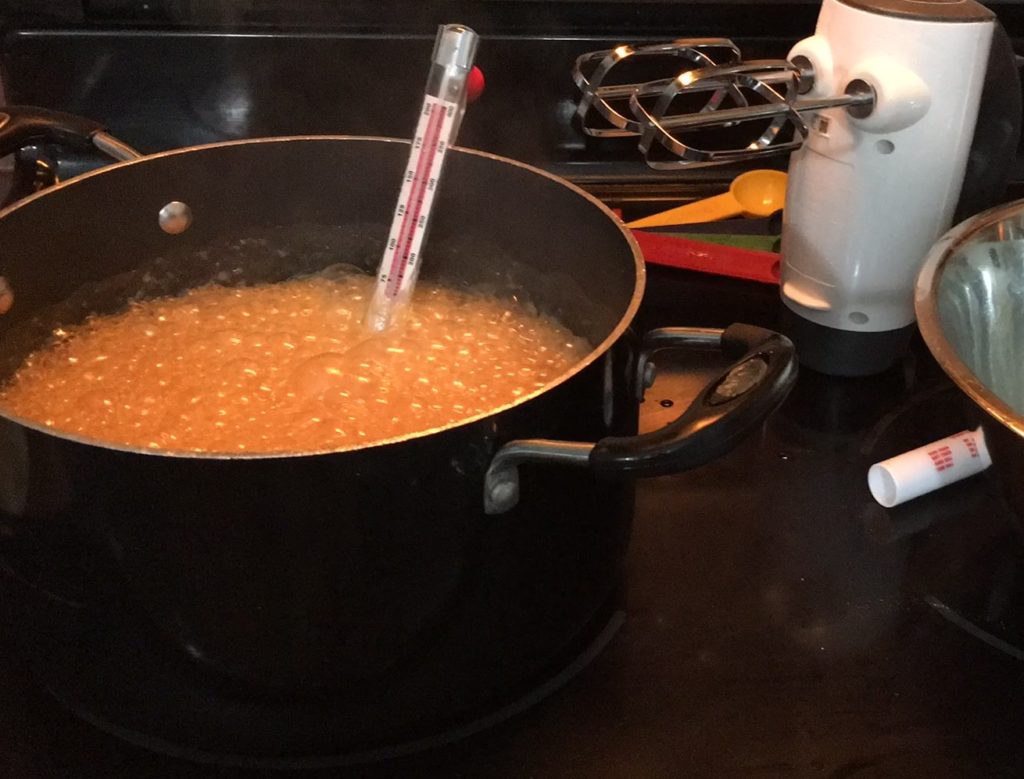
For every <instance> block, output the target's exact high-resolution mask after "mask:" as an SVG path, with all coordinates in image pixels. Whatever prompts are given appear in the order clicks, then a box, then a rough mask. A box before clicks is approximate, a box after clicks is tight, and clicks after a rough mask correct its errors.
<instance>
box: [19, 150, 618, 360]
mask: <svg viewBox="0 0 1024 779" xmlns="http://www.w3.org/2000/svg"><path fill="white" fill-rule="evenodd" d="M407 153H408V146H407V145H406V144H404V143H400V142H387V141H380V140H369V139H362V140H360V139H330V138H320V139H297V140H280V141H263V142H254V143H246V144H229V145H224V146H218V147H211V148H205V149H200V150H196V151H192V152H189V153H184V154H180V153H172V154H169V155H164V156H159V157H154V158H150V159H147V160H145V161H143V162H140V163H134V164H129V165H123V166H118V167H115V168H111V169H108V170H106V171H104V172H102V173H101V174H99V175H96V176H92V177H88V178H84V179H82V180H79V181H73V182H72V183H71V184H70V185H68V186H65V187H64V188H63V189H61V190H59V191H54V192H51V193H48V194H46V195H44V196H43V197H40V198H38V199H36V200H33V201H31V202H28V203H26V204H24V205H22V206H21V207H19V208H16V209H14V210H13V211H11V212H10V213H8V214H7V215H6V216H5V217H4V218H3V220H2V222H0V225H2V228H0V229H2V233H3V241H4V254H3V257H2V258H0V275H3V276H4V277H5V278H6V279H7V280H8V283H9V285H10V287H11V288H12V290H13V292H14V299H15V303H14V306H13V308H12V309H11V311H10V312H9V313H8V314H7V315H5V316H3V317H0V346H2V348H0V380H2V379H3V378H6V377H8V376H9V375H10V374H11V373H12V372H13V371H14V370H16V368H17V366H18V365H20V363H21V361H22V360H23V359H24V357H25V356H26V354H27V353H28V352H29V351H31V350H32V349H35V348H38V347H39V346H41V345H42V344H43V343H45V342H46V340H47V339H48V338H50V336H51V333H52V331H53V329H54V327H56V326H58V325H61V326H70V325H75V324H78V323H80V322H82V321H83V320H84V319H85V318H86V317H87V316H89V315H90V314H93V313H113V312H116V311H119V310H121V309H123V308H124V307H125V305H126V304H127V302H128V301H132V300H141V299H147V298H152V297H159V296H163V295H173V294H179V293H181V292H183V291H184V290H186V289H188V288H190V287H194V286H198V285H201V284H205V283H209V282H211V281H213V282H217V283H222V284H251V283H258V282H268V281H278V280H282V279H285V278H289V277H293V276H296V275H302V274H306V273H312V272H316V271H318V270H320V269H322V268H324V267H327V266H329V265H334V264H337V263H345V264H349V265H354V266H357V267H359V268H361V269H363V270H366V271H372V270H373V269H375V267H376V265H377V263H378V262H379V259H380V255H381V251H382V248H383V244H384V241H385V239H386V237H387V230H388V224H389V222H390V216H391V210H392V208H393V206H394V199H395V196H396V193H397V186H398V182H399V179H400V177H401V172H402V169H403V166H404V163H405V158H406V155H407ZM173 200H180V201H183V202H185V203H186V204H188V205H189V206H190V207H191V209H192V212H193V215H194V221H193V224H192V226H191V227H190V229H189V230H187V231H186V232H185V233H183V234H181V235H177V236H174V235H168V234H166V233H164V232H163V231H162V230H161V229H160V227H159V225H158V221H157V214H158V211H159V210H160V208H161V207H163V206H164V205H165V204H166V203H168V202H171V201H173ZM436 207H437V212H436V217H435V222H434V224H433V227H432V234H431V236H430V239H429V241H428V244H427V251H426V252H425V260H424V265H423V277H424V278H430V279H436V280H439V281H441V282H443V283H447V284H452V285H456V286H460V287H465V286H472V287H476V288H479V289H482V290H484V291H487V292H491V293H494V294H497V295H507V296H510V295H513V294H515V295H518V296H520V297H522V296H524V295H525V297H526V299H527V300H529V301H530V302H532V303H533V304H534V305H536V306H537V308H538V309H539V310H541V311H542V312H544V313H548V314H551V315H552V316H554V317H555V318H557V319H558V320H559V321H561V322H562V323H563V324H565V325H566V326H568V327H569V328H570V329H571V330H573V331H574V332H575V333H576V334H578V335H581V336H583V337H585V338H587V339H588V340H589V341H590V342H591V343H592V344H594V345H597V344H599V343H600V342H601V341H603V340H604V339H605V338H606V337H607V336H608V335H609V334H610V333H611V332H612V331H613V330H614V329H615V327H616V326H617V325H618V324H619V323H620V321H621V319H622V317H623V315H624V314H625V313H626V311H627V309H628V308H629V305H630V301H631V299H632V298H633V295H634V292H635V290H636V284H637V277H636V268H635V265H633V264H630V263H625V262H622V258H623V252H624V248H625V247H624V242H625V239H624V238H623V235H622V233H621V232H620V230H619V229H618V228H617V227H616V225H615V224H614V223H613V222H612V221H611V220H610V219H608V218H607V216H606V215H605V214H603V213H602V212H601V211H600V210H599V209H597V208H595V207H594V205H593V204H592V203H591V202H589V201H588V200H586V199H585V198H583V197H581V196H580V195H578V194H577V193H575V192H573V191H571V190H569V189H567V188H566V187H565V186H563V185H562V184H560V183H559V182H557V181H554V180H552V179H550V178H547V177H544V176H540V175H537V174H536V173H535V172H533V171H531V170H528V169H525V168H522V167H519V166H517V165H513V164H509V163H506V162H503V161H498V160H495V159H493V158H488V157H484V156H480V155H476V154H472V153H468V152H463V151H457V152H456V153H454V154H452V155H450V156H449V163H448V167H447V168H446V174H445V181H444V185H443V186H442V188H441V192H440V194H439V200H438V203H437V206H436Z"/></svg>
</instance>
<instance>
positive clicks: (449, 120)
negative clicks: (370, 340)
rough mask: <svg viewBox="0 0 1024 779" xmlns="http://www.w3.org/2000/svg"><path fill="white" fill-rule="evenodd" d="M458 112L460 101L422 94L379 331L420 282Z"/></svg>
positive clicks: (376, 308)
mask: <svg viewBox="0 0 1024 779" xmlns="http://www.w3.org/2000/svg"><path fill="white" fill-rule="evenodd" d="M458 112H459V106H458V104H456V103H452V102H448V101H445V100H441V99H440V98H437V97H434V96H432V95H426V96H425V97H424V100H423V110H422V111H421V112H420V118H419V121H418V123H417V125H416V134H415V136H414V137H413V141H412V149H411V150H410V153H409V162H408V164H407V165H406V169H405V176H404V177H403V179H402V188H401V190H400V191H399V195H398V203H397V204H396V206H395V213H394V217H393V218H392V221H391V231H390V232H389V233H388V240H387V244H386V247H385V249H384V257H383V259H382V262H381V264H380V272H379V275H378V278H377V289H376V292H375V294H374V301H373V304H372V305H371V307H370V316H371V318H372V320H371V323H370V324H371V327H372V328H373V329H375V330H383V329H384V328H385V327H387V326H388V324H390V321H391V317H392V314H393V313H394V308H395V307H396V305H397V304H398V301H399V298H400V297H401V296H402V295H403V293H404V292H406V291H408V290H409V289H410V288H411V287H412V286H413V285H414V284H415V283H416V276H417V272H418V262H419V258H420V251H421V249H422V246H423V240H424V237H425V235H426V231H427V225H428V223H429V221H430V220H429V216H430V209H431V207H432V205H433V202H434V196H435V194H436V192H437V188H438V184H439V182H440V175H441V170H442V168H443V166H444V157H445V154H446V153H447V152H448V146H449V142H450V138H451V136H452V134H453V130H454V129H455V121H456V118H457V116H458Z"/></svg>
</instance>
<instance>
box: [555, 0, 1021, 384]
mask: <svg viewBox="0 0 1024 779" xmlns="http://www.w3.org/2000/svg"><path fill="white" fill-rule="evenodd" d="M994 29H995V17H994V15H993V14H992V12H991V11H989V10H988V9H987V8H985V7H984V6H982V5H980V4H978V3H976V2H974V0H963V2H950V1H949V0H945V1H943V0H824V3H823V5H822V7H821V11H820V15H819V17H818V23H817V29H816V30H815V34H814V35H813V36H812V37H810V38H807V39H805V40H803V41H800V42H799V43H798V44H797V45H796V46H794V47H793V49H792V50H791V51H790V52H789V55H788V58H787V59H786V60H762V61H751V62H743V61H742V60H741V58H740V53H739V50H738V49H737V48H736V47H735V46H734V45H733V44H732V43H731V42H730V41H728V40H724V39H701V40H679V41H674V42H673V43H670V44H660V45H657V46H646V47H639V48H633V47H629V46H619V47H617V48H615V49H612V50H609V51H601V52H593V53H590V54H586V55H583V56H582V57H580V58H579V59H578V60H577V62H576V65H575V68H574V77H575V80H576V83H577V85H578V86H579V88H580V90H581V92H582V95H583V97H582V98H581V100H580V103H579V107H578V115H579V117H580V119H581V121H582V125H583V128H584V131H585V132H587V133H588V134H590V135H595V136H602V137H608V136H612V137H616V136H628V135H634V136H639V143H640V149H641V151H642V152H643V153H644V155H645V157H646V158H647V161H648V164H650V165H651V166H652V167H655V168H661V169H675V168H685V167H692V166H695V165H711V164H721V163H729V162H737V161H745V160H749V159H751V158H757V157H762V156H765V155H769V154H777V153H780V152H792V157H791V159H790V167H789V181H788V187H787V196H786V205H785V212H784V221H783V234H782V267H781V273H782V279H781V294H782V301H783V303H784V304H785V311H786V312H787V313H789V314H791V316H790V317H789V330H790V334H791V335H792V336H793V338H794V340H795V342H796V344H797V347H798V351H799V352H800V357H801V361H802V362H804V363H805V364H807V365H810V366H811V367H813V368H816V369H819V370H822V371H824V372H826V373H833V374H842V375H861V374H868V373H874V372H878V371H881V370H884V369H885V368H887V367H888V366H890V365H891V364H892V363H893V362H894V361H895V360H896V359H898V358H899V356H900V355H901V354H902V353H903V352H904V350H905V348H906V345H907V343H908V341H909V338H910V335H911V333H912V331H913V324H914V306H913V284H914V279H915V277H916V274H917V271H918V269H919V267H920V264H921V262H922V261H923V258H924V256H925V253H926V251H927V250H928V248H929V247H930V246H931V244H932V243H933V242H934V241H935V240H936V239H937V238H938V237H939V236H940V235H941V234H942V233H943V232H944V231H945V230H946V229H947V228H948V227H949V225H950V222H951V220H952V218H953V213H954V209H955V208H956V205H957V202H958V199H959V196H960V190H961V184H962V182H963V180H964V171H965V167H966V165H967V160H968V152H969V151H970V149H971V144H972V137H973V135H974V129H975V122H976V118H977V115H978V106H979V101H980V98H981V94H982V86H983V84H984V82H985V75H986V69H987V67H988V62H989V49H990V44H991V41H992V38H993V31H994ZM655 62H660V63H661V68H662V70H665V69H667V68H672V69H673V70H672V71H671V72H675V73H676V74H677V75H676V76H675V77H674V78H669V79H655V80H652V81H643V80H637V79H635V78H634V79H632V80H631V79H629V78H628V75H629V71H630V69H633V71H634V73H636V72H641V73H644V74H650V73H651V72H652V71H656V70H657V67H656V66H655V65H654V63H655ZM1018 89H1019V87H1018Z"/></svg>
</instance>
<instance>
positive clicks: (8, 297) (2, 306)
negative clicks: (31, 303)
mask: <svg viewBox="0 0 1024 779" xmlns="http://www.w3.org/2000/svg"><path fill="white" fill-rule="evenodd" d="M13 305H14V290H13V289H11V285H10V283H9V282H8V281H7V279H5V278H4V277H3V276H0V314H6V313H7V312H8V311H10V310H11V306H13Z"/></svg>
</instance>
